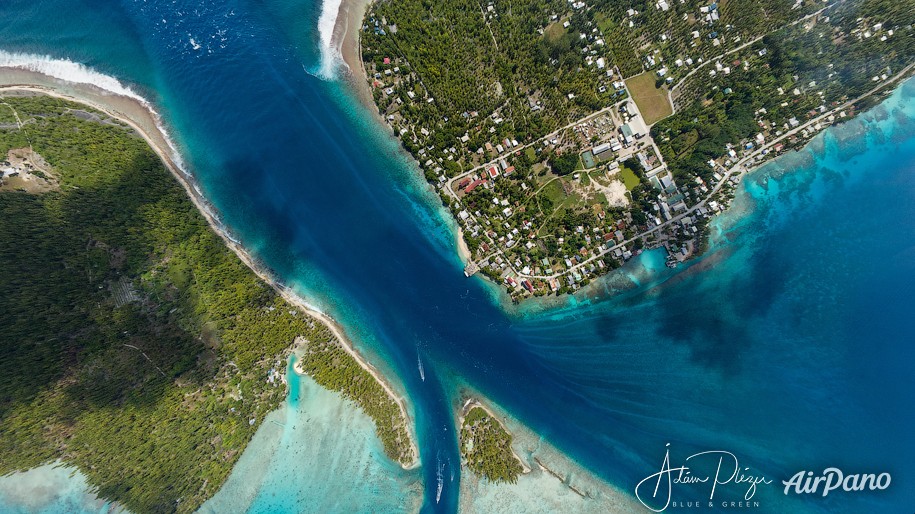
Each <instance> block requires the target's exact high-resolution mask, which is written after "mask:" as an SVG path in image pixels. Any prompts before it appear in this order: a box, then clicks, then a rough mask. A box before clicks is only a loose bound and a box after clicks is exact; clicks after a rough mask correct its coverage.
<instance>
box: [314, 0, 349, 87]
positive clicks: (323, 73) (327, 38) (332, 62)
mask: <svg viewBox="0 0 915 514" xmlns="http://www.w3.org/2000/svg"><path fill="white" fill-rule="evenodd" d="M342 4H343V0H324V1H323V3H322V5H321V16H320V17H319V18H318V40H319V44H320V45H321V48H320V50H321V65H320V67H319V69H318V71H317V75H318V76H319V77H320V78H323V79H326V80H332V79H334V78H336V76H337V70H338V69H339V68H340V66H341V65H343V54H342V52H341V51H340V42H339V40H338V39H337V38H335V37H334V29H335V28H336V26H337V18H339V16H340V7H341V5H342Z"/></svg>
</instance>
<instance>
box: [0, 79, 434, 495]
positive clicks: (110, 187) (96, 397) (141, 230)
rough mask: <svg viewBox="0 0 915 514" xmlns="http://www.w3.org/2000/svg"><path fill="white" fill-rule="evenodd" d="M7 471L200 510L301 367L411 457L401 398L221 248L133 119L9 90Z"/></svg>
mask: <svg viewBox="0 0 915 514" xmlns="http://www.w3.org/2000/svg"><path fill="white" fill-rule="evenodd" d="M0 161H2V166H0V172H2V174H0V219H2V222H0V267H2V269H3V273H0V475H3V474H6V473H10V472H13V471H17V470H26V469H29V468H32V467H35V466H38V465H41V464H43V463H48V462H53V461H56V460H61V461H63V462H66V463H70V464H73V465H76V466H78V467H79V469H80V470H81V471H82V472H83V473H84V474H85V475H86V476H87V477H88V480H89V483H90V484H91V485H92V486H93V487H95V488H97V494H98V495H99V496H101V497H103V498H106V499H109V500H112V501H115V502H117V503H119V504H121V505H123V506H125V507H126V508H128V509H130V510H132V511H134V512H193V511H194V510H196V508H197V507H198V506H200V505H201V503H202V502H203V501H204V500H206V499H207V498H209V497H210V496H212V495H213V494H214V493H215V492H216V491H217V490H218V489H219V488H220V486H221V485H222V483H223V482H224V481H225V479H226V478H227V476H228V475H229V472H230V470H231V469H232V467H233V465H234V463H235V462H236V461H237V460H238V458H239V456H240V455H241V453H242V452H243V450H244V449H245V447H246V445H247V443H248V442H249V440H250V439H251V437H252V436H253V435H254V432H255V431H256V430H257V429H258V427H259V426H260V424H261V423H262V421H263V420H264V417H265V416H266V415H267V413H269V412H270V411H272V410H274V409H276V408H277V407H278V406H279V405H280V403H281V401H282V400H283V399H284V398H285V396H286V386H285V379H284V376H285V370H286V362H287V357H288V356H289V354H290V352H291V351H292V350H293V344H294V342H297V343H298V344H297V345H296V347H297V348H298V349H299V351H300V353H301V361H300V364H301V366H302V369H303V370H305V371H306V372H307V373H309V374H310V375H311V376H312V377H314V379H315V380H316V381H317V382H318V383H319V384H321V385H323V386H324V387H327V388H329V389H332V390H335V391H340V392H341V393H342V394H344V396H345V397H346V398H348V399H350V400H352V401H354V402H355V403H356V404H357V405H359V406H360V407H362V408H363V409H364V410H365V411H366V413H367V414H369V416H371V417H372V418H373V420H374V421H375V424H376V427H377V432H378V435H379V436H380V438H381V440H382V442H383V444H384V448H385V451H386V453H387V454H388V455H389V456H390V457H391V458H392V459H394V460H395V461H397V462H399V463H401V464H403V465H408V464H410V463H412V462H413V461H414V459H415V457H416V455H415V451H414V448H413V446H412V442H411V440H410V436H409V433H408V429H407V425H406V419H404V416H403V415H402V414H403V413H402V411H401V409H400V407H399V406H398V403H397V401H395V399H394V398H392V397H391V395H389V394H388V393H387V392H386V390H385V389H384V388H383V387H382V385H381V384H379V382H378V381H377V380H375V377H373V376H372V374H371V373H369V371H368V370H367V369H366V368H365V367H363V366H362V365H361V364H360V362H358V361H357V360H356V358H355V356H354V355H353V354H351V352H349V351H345V350H344V348H343V347H342V345H341V341H339V340H338V339H337V338H336V336H335V334H334V333H333V332H332V331H331V330H330V329H329V328H328V326H326V325H325V324H324V323H322V322H321V321H319V320H317V319H315V318H314V317H312V316H310V315H308V314H307V313H305V312H304V311H303V310H301V309H299V308H297V307H296V306H294V305H292V304H291V303H290V302H288V301H287V300H285V299H284V298H283V296H282V295H281V294H279V293H278V291H277V290H275V288H274V287H273V286H271V285H270V284H268V283H267V282H265V281H264V280H262V279H260V278H259V277H258V276H257V275H256V274H255V272H254V271H252V269H250V268H249V267H247V266H246V265H245V263H243V262H242V260H241V259H240V258H239V256H237V255H236V254H235V253H233V252H232V251H231V250H230V249H229V248H227V246H226V245H225V244H224V241H223V240H222V239H221V238H220V236H219V235H218V234H217V233H216V232H214V230H213V229H212V228H211V227H210V226H209V225H208V222H207V220H206V219H205V218H204V216H203V215H201V213H200V212H199V211H198V210H197V208H196V207H195V205H194V204H193V203H192V202H191V200H190V199H189V197H188V196H187V192H186V191H185V189H184V188H182V186H181V185H180V184H179V182H178V181H177V180H176V179H175V177H174V176H172V175H171V174H170V173H169V171H168V170H167V169H166V167H165V166H164V165H163V163H162V161H161V160H160V159H159V157H158V156H157V155H156V154H155V153H154V152H153V151H152V150H151V149H150V147H149V146H148V145H147V144H146V142H145V141H144V140H143V139H142V138H141V137H139V135H138V134H137V133H136V132H135V130H134V129H132V128H131V127H130V126H128V124H126V123H124V122H123V121H121V120H119V119H117V118H115V117H113V116H111V115H109V114H106V113H104V112H100V111H98V110H95V109H92V108H89V107H87V106H84V105H81V104H77V103H73V102H70V101H66V100H62V99H59V98H52V97H50V96H45V95H41V94H35V93H32V92H22V91H12V90H4V91H2V92H0Z"/></svg>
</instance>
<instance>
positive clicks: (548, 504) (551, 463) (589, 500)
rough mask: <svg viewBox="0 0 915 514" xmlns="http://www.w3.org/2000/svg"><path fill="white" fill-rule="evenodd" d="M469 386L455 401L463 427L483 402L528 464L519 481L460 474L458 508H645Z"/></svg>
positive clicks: (545, 510)
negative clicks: (483, 400) (495, 480)
mask: <svg viewBox="0 0 915 514" xmlns="http://www.w3.org/2000/svg"><path fill="white" fill-rule="evenodd" d="M481 397H482V396H481V395H480V394H479V393H477V392H475V391H472V390H470V389H467V390H465V392H464V393H463V398H465V399H466V400H465V401H464V404H463V405H455V411H456V414H457V416H456V420H457V423H458V426H461V424H462V423H463V418H464V415H465V414H466V413H467V412H468V411H469V410H470V409H471V408H473V407H476V406H478V407H481V408H483V409H484V410H485V411H486V412H487V413H489V415H490V416H493V417H494V418H495V419H497V420H499V422H500V423H502V425H503V426H504V427H505V429H506V430H507V431H508V432H509V433H511V435H512V452H513V453H514V454H515V456H516V457H517V458H518V459H519V460H520V461H521V462H522V463H523V465H524V474H522V475H521V476H520V477H518V482H517V483H516V484H512V485H507V484H495V483H491V482H489V481H487V480H485V479H482V478H480V477H477V476H476V475H474V474H473V473H469V472H465V473H461V493H460V505H459V508H458V511H459V512H525V513H544V514H547V513H552V512H620V513H630V512H631V513H635V512H641V511H642V510H644V509H641V508H640V507H641V506H640V505H638V502H637V501H636V500H635V498H633V497H632V496H631V495H630V494H629V493H627V492H626V491H623V490H622V489H620V488H618V487H616V486H614V485H611V484H608V483H607V482H605V481H604V480H602V479H600V478H598V477H597V476H595V475H594V474H593V473H591V472H590V471H588V470H587V469H585V468H583V467H582V466H580V465H579V464H578V463H576V462H575V461H573V460H572V459H571V458H569V457H568V456H566V455H565V454H564V453H562V452H561V451H559V450H558V449H557V448H555V447H554V446H552V445H551V444H550V443H549V442H547V441H546V440H545V439H543V437H541V436H539V435H538V434H536V433H534V432H533V431H532V430H531V429H529V428H527V426H525V425H524V424H523V423H521V422H519V421H518V420H516V419H515V418H513V417H511V416H510V415H509V414H508V413H507V412H505V411H504V410H503V409H501V408H500V407H499V406H498V405H495V404H493V403H492V402H487V404H483V403H480V402H479V401H478V400H476V398H481Z"/></svg>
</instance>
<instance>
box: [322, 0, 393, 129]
mask: <svg viewBox="0 0 915 514" xmlns="http://www.w3.org/2000/svg"><path fill="white" fill-rule="evenodd" d="M371 4H372V0H343V2H342V3H341V4H340V13H339V15H338V16H337V25H336V26H335V27H334V42H335V44H337V45H339V48H340V53H341V55H342V57H343V62H344V63H346V67H347V75H348V76H347V79H348V80H349V82H350V83H351V85H352V87H353V90H354V91H355V93H356V96H357V97H358V98H359V100H360V101H361V102H362V103H363V104H365V106H366V107H368V108H369V110H370V111H371V112H373V113H375V114H376V115H377V113H378V107H376V106H375V101H374V100H373V99H372V89H371V87H370V86H369V83H368V80H367V78H366V71H365V63H363V62H362V42H361V36H360V33H361V28H362V24H363V22H364V19H365V12H366V10H367V9H368V8H369V5H371ZM379 120H380V115H379ZM380 121H381V120H380ZM382 126H384V127H387V124H386V123H382Z"/></svg>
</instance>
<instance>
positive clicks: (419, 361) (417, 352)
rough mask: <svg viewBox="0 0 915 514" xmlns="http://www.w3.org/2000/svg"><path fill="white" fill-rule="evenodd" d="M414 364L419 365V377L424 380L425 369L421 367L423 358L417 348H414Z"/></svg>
mask: <svg viewBox="0 0 915 514" xmlns="http://www.w3.org/2000/svg"><path fill="white" fill-rule="evenodd" d="M416 364H417V366H418V367H419V378H421V379H422V381H423V382H425V381H426V370H425V369H424V368H423V359H422V357H420V356H419V350H416Z"/></svg>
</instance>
